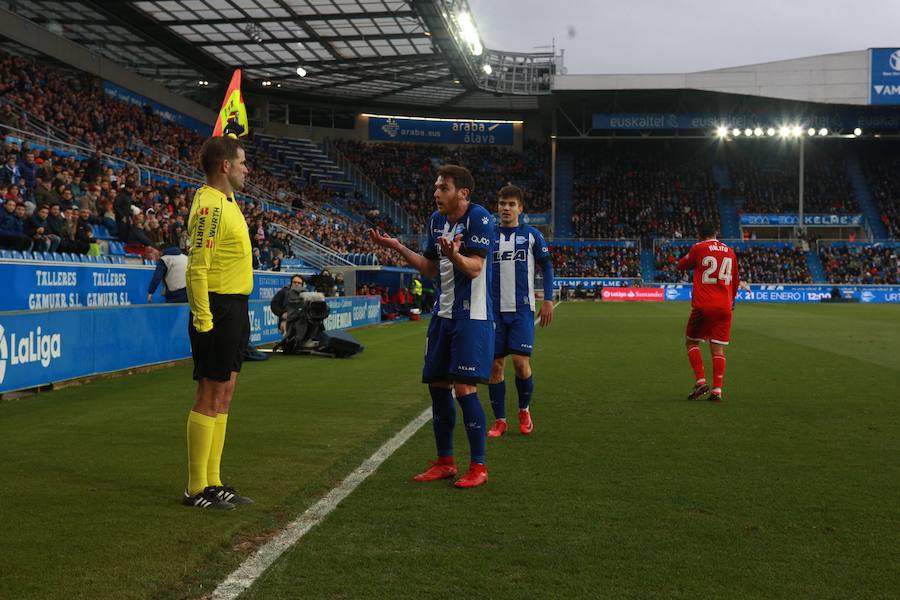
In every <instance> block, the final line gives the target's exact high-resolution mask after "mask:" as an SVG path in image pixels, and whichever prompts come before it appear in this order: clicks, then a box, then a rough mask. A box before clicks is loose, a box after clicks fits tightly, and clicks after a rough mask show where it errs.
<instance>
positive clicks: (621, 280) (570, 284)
mask: <svg viewBox="0 0 900 600" xmlns="http://www.w3.org/2000/svg"><path fill="white" fill-rule="evenodd" d="M636 283H640V279H636V278H634V279H629V278H626V277H554V278H553V287H554V288H555V289H560V288H577V287H581V288H584V289H588V290H590V289H593V288H602V287H629V286H632V285H634V284H636Z"/></svg>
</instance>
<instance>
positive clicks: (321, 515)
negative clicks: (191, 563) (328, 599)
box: [212, 301, 561, 600]
mask: <svg viewBox="0 0 900 600" xmlns="http://www.w3.org/2000/svg"><path fill="white" fill-rule="evenodd" d="M560 302H561V301H558V302H557V303H556V304H554V305H553V307H554V308H556V307H557V306H559V304H560ZM540 320H541V319H540V317H538V318H537V319H535V320H534V323H535V325H537V323H538V321H540ZM430 420H431V407H428V408H426V409H425V410H423V411H422V412H421V413H420V414H419V416H417V417H416V418H415V419H413V420H412V421H410V422H409V423H408V424H407V425H406V427H404V428H403V429H401V430H400V431H399V432H398V433H397V434H396V435H395V436H394V437H392V438H391V439H389V440H388V441H387V442H385V444H384V445H383V446H382V447H381V448H379V449H378V450H376V451H375V453H374V454H373V455H372V456H370V457H369V458H367V459H366V460H364V461H363V463H362V464H361V465H360V466H359V467H357V468H356V470H354V471H353V472H352V473H350V474H349V475H348V476H347V477H346V478H345V479H344V480H343V481H342V482H341V483H339V484H338V485H337V487H335V488H333V489H332V490H331V491H330V492H328V493H327V494H326V495H325V497H323V498H322V499H321V500H319V501H318V502H316V503H315V504H313V505H312V506H310V507H309V508H308V509H306V511H305V512H304V513H303V514H302V515H300V516H299V517H297V518H296V519H294V520H293V521H291V522H290V523H288V524H287V526H285V528H284V530H283V531H282V532H281V533H279V534H278V535H276V536H275V537H274V538H272V539H271V540H269V541H268V542H266V543H265V544H263V545H262V546H261V547H260V548H259V550H257V551H256V553H255V554H254V555H253V556H251V557H249V558H247V559H246V560H245V561H244V562H243V563H241V565H240V566H239V567H238V568H237V569H235V570H234V572H232V573H231V575H229V576H228V577H227V578H226V579H225V581H223V582H222V583H220V584H219V585H218V587H216V589H215V591H213V594H212V597H213V600H235V599H236V598H237V597H238V596H240V595H241V594H242V593H243V592H244V590H246V589H247V588H249V587H250V586H251V585H253V582H255V581H256V580H257V579H258V578H259V576H260V575H262V574H263V572H264V571H265V570H266V569H268V568H269V567H270V566H272V563H274V562H275V561H276V560H277V559H278V557H280V556H281V555H282V554H284V552H285V551H286V550H288V549H289V548H290V547H291V546H293V545H294V544H296V543H297V542H298V541H300V538H302V537H303V536H304V535H306V534H307V533H309V531H310V530H311V529H312V528H313V527H315V526H316V525H318V524H319V523H321V522H322V521H323V520H324V519H325V517H327V516H328V514H329V513H330V512H331V511H333V510H334V509H335V508H336V507H337V505H338V504H340V503H341V500H343V499H344V498H346V497H347V496H349V495H350V492H352V491H353V490H355V489H356V488H357V486H359V484H361V483H362V482H363V481H365V480H366V478H367V477H368V476H369V475H371V474H372V473H374V472H375V471H376V470H377V469H378V467H380V466H381V464H382V463H383V462H384V461H386V460H387V459H388V458H389V457H390V456H391V454H393V453H394V452H395V451H396V450H397V449H398V448H400V446H402V445H403V444H405V443H406V441H407V440H409V438H411V437H412V436H413V435H415V433H416V432H417V431H419V429H421V428H422V426H423V425H425V423H427V422H428V421H430Z"/></svg>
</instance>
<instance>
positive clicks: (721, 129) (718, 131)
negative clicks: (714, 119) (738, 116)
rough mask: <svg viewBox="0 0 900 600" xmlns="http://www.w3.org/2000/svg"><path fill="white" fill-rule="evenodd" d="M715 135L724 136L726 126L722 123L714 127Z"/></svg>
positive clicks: (726, 131)
mask: <svg viewBox="0 0 900 600" xmlns="http://www.w3.org/2000/svg"><path fill="white" fill-rule="evenodd" d="M716 135H717V136H719V137H720V138H723V137H725V136H726V135H728V128H727V127H725V126H724V125H720V126H719V128H718V129H716Z"/></svg>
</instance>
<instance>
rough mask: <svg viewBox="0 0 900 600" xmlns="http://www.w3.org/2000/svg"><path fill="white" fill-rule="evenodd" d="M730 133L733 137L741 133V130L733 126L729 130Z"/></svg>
mask: <svg viewBox="0 0 900 600" xmlns="http://www.w3.org/2000/svg"><path fill="white" fill-rule="evenodd" d="M731 135H733V136H734V137H737V136H739V135H741V130H740V129H738V128H737V127H735V128H734V129H732V130H731Z"/></svg>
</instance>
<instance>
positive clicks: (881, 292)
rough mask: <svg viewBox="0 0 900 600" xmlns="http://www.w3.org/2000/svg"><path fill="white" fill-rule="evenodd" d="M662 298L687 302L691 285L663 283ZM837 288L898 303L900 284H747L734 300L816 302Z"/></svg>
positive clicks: (862, 297) (859, 296)
mask: <svg viewBox="0 0 900 600" xmlns="http://www.w3.org/2000/svg"><path fill="white" fill-rule="evenodd" d="M662 287H663V288H664V289H665V290H666V300H670V301H681V302H688V301H690V299H691V289H692V288H693V286H692V285H691V284H689V283H685V284H667V285H663V286H662ZM835 287H837V288H838V289H839V290H841V295H843V296H844V298H854V299H857V300H859V301H860V302H863V303H872V304H886V303H887V304H900V285H828V284H824V285H790V284H784V285H782V284H764V283H763V284H750V291H749V292H748V291H745V290H740V291H738V295H737V301H738V302H820V301H822V299H824V298H831V290H832V289H834V288H835Z"/></svg>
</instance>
